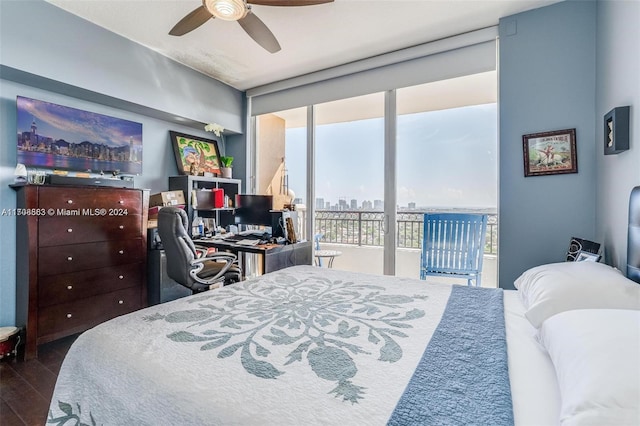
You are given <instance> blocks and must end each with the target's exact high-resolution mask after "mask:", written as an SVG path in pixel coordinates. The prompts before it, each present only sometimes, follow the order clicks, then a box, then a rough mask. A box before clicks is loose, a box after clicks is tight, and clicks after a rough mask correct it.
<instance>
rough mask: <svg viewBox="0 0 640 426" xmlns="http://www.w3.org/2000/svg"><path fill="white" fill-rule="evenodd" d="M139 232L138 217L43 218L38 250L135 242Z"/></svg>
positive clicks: (140, 227) (140, 225)
mask: <svg viewBox="0 0 640 426" xmlns="http://www.w3.org/2000/svg"><path fill="white" fill-rule="evenodd" d="M141 232H142V218H141V216H139V215H126V216H97V217H96V216H56V217H42V218H40V224H39V226H38V242H39V244H40V247H47V246H59V245H61V244H76V243H90V242H94V241H111V240H125V239H131V238H136V237H139V236H140V233H141Z"/></svg>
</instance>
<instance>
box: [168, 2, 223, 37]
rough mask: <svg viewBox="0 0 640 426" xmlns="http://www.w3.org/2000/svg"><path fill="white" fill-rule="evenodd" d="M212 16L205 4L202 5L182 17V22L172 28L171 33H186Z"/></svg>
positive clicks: (176, 34)
mask: <svg viewBox="0 0 640 426" xmlns="http://www.w3.org/2000/svg"><path fill="white" fill-rule="evenodd" d="M211 18H213V15H211V13H209V11H208V10H207V8H206V7H204V5H203V6H200V7H198V8H197V9H194V10H192V11H191V13H189V14H188V15H187V16H185V17H184V18H182V19H181V20H180V22H178V23H177V24H176V25H175V26H174V27H173V28H171V31H169V35H172V36H181V35H185V34H186V33H188V32H191V31H193V30H195V29H196V28H198V27H199V26H200V25H202V24H204V23H205V22H207V21H208V20H209V19H211Z"/></svg>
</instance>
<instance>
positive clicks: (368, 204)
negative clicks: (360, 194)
mask: <svg viewBox="0 0 640 426" xmlns="http://www.w3.org/2000/svg"><path fill="white" fill-rule="evenodd" d="M372 209H373V204H372V203H371V201H369V200H364V201H363V202H362V210H372Z"/></svg>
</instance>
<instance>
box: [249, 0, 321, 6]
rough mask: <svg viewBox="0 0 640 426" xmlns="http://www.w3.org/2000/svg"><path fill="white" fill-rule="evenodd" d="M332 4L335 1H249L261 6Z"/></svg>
mask: <svg viewBox="0 0 640 426" xmlns="http://www.w3.org/2000/svg"><path fill="white" fill-rule="evenodd" d="M332 2H333V0H247V3H251V4H258V5H261V6H313V5H314V4H323V3H332Z"/></svg>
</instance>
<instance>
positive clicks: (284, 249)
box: [193, 238, 313, 274]
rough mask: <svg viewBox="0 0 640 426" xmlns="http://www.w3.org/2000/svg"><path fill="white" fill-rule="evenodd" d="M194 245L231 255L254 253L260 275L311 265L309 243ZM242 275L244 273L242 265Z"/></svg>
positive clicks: (205, 241)
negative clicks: (257, 256)
mask: <svg viewBox="0 0 640 426" xmlns="http://www.w3.org/2000/svg"><path fill="white" fill-rule="evenodd" d="M193 242H194V243H195V244H196V245H200V246H204V247H214V248H217V249H219V250H228V251H230V252H232V253H236V254H238V253H254V254H259V255H261V256H260V258H261V259H262V262H261V264H262V273H263V274H266V273H268V272H273V271H277V270H279V269H284V268H288V267H289V266H296V265H311V264H312V259H313V254H312V251H313V250H312V244H311V241H301V242H298V243H295V244H287V245H281V244H260V245H255V246H245V245H241V244H236V243H235V242H233V241H225V240H222V239H207V238H203V239H199V240H193ZM242 266H243V268H242V270H243V273H244V271H245V268H244V266H245V265H242Z"/></svg>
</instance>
